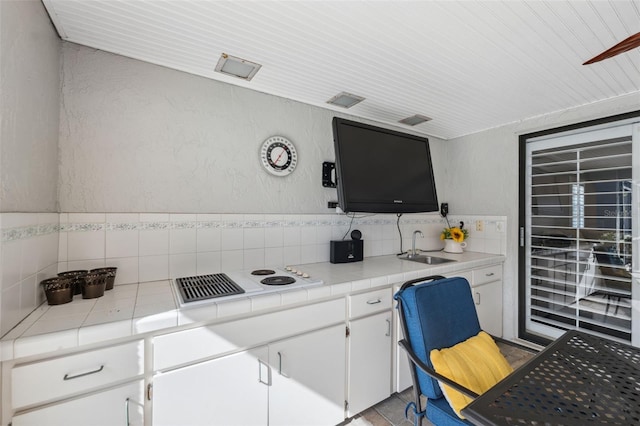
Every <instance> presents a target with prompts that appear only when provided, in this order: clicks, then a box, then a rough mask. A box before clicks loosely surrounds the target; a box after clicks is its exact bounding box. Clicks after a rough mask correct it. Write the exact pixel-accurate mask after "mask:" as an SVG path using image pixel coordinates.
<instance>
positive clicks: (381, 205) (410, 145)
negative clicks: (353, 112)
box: [333, 117, 438, 213]
mask: <svg viewBox="0 0 640 426" xmlns="http://www.w3.org/2000/svg"><path fill="white" fill-rule="evenodd" d="M333 140H334V144H335V151H336V180H337V187H338V204H339V206H340V208H341V209H342V210H343V211H344V212H367V213H417V212H433V211H438V197H437V195H436V186H435V182H434V179H433V170H432V167H431V153H430V151H429V140H428V139H427V138H424V137H420V136H414V135H410V134H405V133H400V132H396V131H393V130H388V129H383V128H380V127H375V126H370V125H368V124H363V123H358V122H355V121H349V120H345V119H343V118H338V117H334V119H333Z"/></svg>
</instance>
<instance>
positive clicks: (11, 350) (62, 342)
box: [0, 252, 504, 361]
mask: <svg viewBox="0 0 640 426" xmlns="http://www.w3.org/2000/svg"><path fill="white" fill-rule="evenodd" d="M429 254H431V253H429ZM433 255H434V256H437V257H445V258H450V259H455V260H457V262H449V263H444V264H440V265H437V266H431V265H425V264H423V263H418V262H412V261H406V260H400V259H398V258H397V257H396V256H380V257H369V258H365V259H364V261H362V262H355V263H346V264H332V263H312V264H306V265H295V266H296V268H301V269H304V270H305V271H306V272H308V273H310V274H311V275H312V276H314V277H316V278H320V279H322V280H323V281H324V284H323V285H321V286H318V287H311V288H306V289H305V288H301V289H294V290H289V291H287V290H284V291H282V292H278V293H267V294H263V295H252V296H250V297H249V296H247V297H246V298H240V299H235V300H230V301H224V300H220V301H218V302H216V301H212V302H211V303H209V304H205V305H199V306H197V307H193V308H189V307H187V308H182V309H180V308H179V304H178V302H177V295H176V294H175V289H174V287H173V285H172V284H171V282H170V281H168V280H164V281H153V282H144V283H139V284H128V285H117V286H115V287H114V289H113V290H109V291H107V292H105V295H104V296H103V297H100V298H97V299H82V296H81V295H76V296H75V297H74V300H73V301H72V302H71V303H67V304H64V305H56V306H49V305H47V304H46V303H45V304H43V305H41V306H40V307H38V308H37V309H36V310H35V311H34V312H32V313H31V314H30V315H29V316H28V317H27V318H25V319H24V320H23V321H22V322H21V323H20V324H18V325H17V326H16V327H15V328H14V329H13V330H11V331H10V332H9V333H7V335H6V336H4V337H3V339H2V340H1V341H0V345H1V346H0V355H1V360H2V361H7V360H11V359H15V358H22V357H27V356H32V355H39V354H44V353H48V352H53V351H57V350H63V349H71V348H75V347H78V346H82V345H90V344H94V343H100V342H105V341H108V340H112V339H122V338H126V337H128V336H138V335H142V334H147V333H154V332H155V333H164V332H167V331H170V330H171V329H173V328H177V327H189V326H190V325H197V324H202V323H210V322H216V321H221V320H223V319H227V318H230V317H237V316H247V315H251V314H252V313H253V312H265V311H267V310H273V309H278V308H280V307H287V306H292V305H295V304H301V303H305V302H307V301H316V300H320V299H326V298H331V297H333V296H339V295H344V294H348V293H352V292H357V291H362V290H366V289H369V288H375V287H381V286H389V285H392V284H395V283H400V282H403V281H407V280H410V279H415V278H419V277H420V276H426V275H433V274H449V273H451V272H454V271H464V270H469V269H473V268H477V267H481V266H484V265H491V264H496V263H501V262H503V261H504V256H502V255H495V254H485V253H476V252H465V253H461V254H448V253H444V252H439V253H433ZM223 272H228V271H223ZM214 300H215V299H214Z"/></svg>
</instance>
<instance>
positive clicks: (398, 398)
mask: <svg viewBox="0 0 640 426" xmlns="http://www.w3.org/2000/svg"><path fill="white" fill-rule="evenodd" d="M498 346H499V347H500V350H501V351H502V353H503V355H504V356H505V358H506V359H507V361H509V364H511V366H512V367H513V368H514V369H515V368H518V367H519V366H521V365H522V364H524V363H525V362H526V361H527V360H529V359H530V358H531V357H532V356H533V355H535V352H531V351H528V350H524V349H520V348H519V347H516V346H509V345H505V344H503V343H498ZM412 400H413V389H412V388H409V389H407V390H405V391H403V392H399V393H394V394H393V395H391V396H390V397H389V398H387V399H385V400H384V401H382V402H380V403H379V404H377V405H375V406H373V407H371V408H369V409H367V410H365V411H363V412H362V413H360V414H359V415H358V416H356V417H355V419H352V420H353V424H354V425H357V424H362V425H366V424H367V422H368V423H370V424H371V425H372V426H413V416H410V419H409V420H407V419H405V417H404V410H405V407H406V405H407V403H408V402H410V401H412ZM423 404H424V401H423ZM423 406H424V405H423ZM357 419H360V420H361V421H360V422H358V421H356V420H357ZM362 420H364V421H362ZM345 423H347V424H348V423H349V421H347V422H345ZM432 425H433V424H432V423H431V422H429V421H428V420H427V419H424V420H423V422H422V426H432Z"/></svg>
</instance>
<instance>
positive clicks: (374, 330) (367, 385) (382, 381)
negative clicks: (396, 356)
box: [347, 312, 391, 417]
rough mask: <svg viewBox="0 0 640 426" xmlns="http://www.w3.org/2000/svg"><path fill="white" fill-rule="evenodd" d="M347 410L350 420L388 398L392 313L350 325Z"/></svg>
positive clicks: (358, 320)
mask: <svg viewBox="0 0 640 426" xmlns="http://www.w3.org/2000/svg"><path fill="white" fill-rule="evenodd" d="M349 329H350V330H351V332H350V333H349V383H348V388H349V398H348V401H349V408H348V412H347V415H348V416H349V417H352V416H354V415H356V414H358V413H360V412H361V411H364V410H366V409H367V408H369V407H371V406H372V405H375V404H376V403H378V402H380V401H382V400H383V399H385V398H387V397H389V395H391V312H382V313H380V314H377V315H373V316H370V317H366V318H361V319H357V320H353V321H351V322H350V324H349Z"/></svg>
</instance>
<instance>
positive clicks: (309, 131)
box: [60, 43, 443, 214]
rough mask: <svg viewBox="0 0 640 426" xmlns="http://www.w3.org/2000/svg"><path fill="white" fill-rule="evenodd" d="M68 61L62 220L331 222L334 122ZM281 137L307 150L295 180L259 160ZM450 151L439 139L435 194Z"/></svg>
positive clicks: (255, 96) (106, 63)
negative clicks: (222, 217) (230, 216)
mask: <svg viewBox="0 0 640 426" xmlns="http://www.w3.org/2000/svg"><path fill="white" fill-rule="evenodd" d="M62 52H63V56H62V57H63V69H64V72H63V86H62V111H61V126H60V129H61V130H60V159H61V164H60V170H61V174H60V207H61V211H65V212H163V213H179V212H182V213H245V214H246V213H286V214H291V213H332V212H331V211H330V210H329V209H327V202H328V201H330V200H336V199H337V195H336V190H335V189H327V188H324V187H322V184H321V175H322V162H323V161H333V160H334V149H333V135H332V129H331V119H332V117H333V116H334V115H336V114H335V113H334V112H332V111H329V110H325V109H322V108H318V107H314V106H309V105H306V104H302V103H299V102H295V101H291V100H287V99H283V98H279V97H275V96H272V95H266V94H263V93H259V92H255V91H251V90H248V89H245V88H241V87H236V86H232V85H229V84H225V83H221V82H217V81H213V80H208V79H205V78H202V77H197V76H193V75H190V74H186V73H183V72H179V71H175V70H170V69H167V68H163V67H160V66H156V65H152V64H148V63H145V62H141V61H137V60H133V59H128V58H125V57H122V56H118V55H113V54H109V53H105V52H101V51H97V50H93V49H89V48H86V47H83V46H78V45H75V44H71V43H64V44H63V49H62ZM405 130H406V129H405ZM273 135H281V136H284V137H286V138H288V139H290V140H291V141H292V142H293V143H294V144H295V145H296V147H297V150H298V155H299V164H298V168H297V169H296V170H295V171H294V173H292V174H291V175H289V176H288V177H286V178H279V177H274V176H272V175H270V174H268V173H266V171H265V170H263V168H262V166H261V163H260V161H259V157H258V152H259V148H260V146H261V145H262V142H263V141H264V140H265V139H267V138H268V137H270V136H273ZM441 144H442V142H441V141H437V140H435V139H432V140H431V145H432V146H433V148H432V149H433V157H434V159H435V163H436V165H435V174H436V176H435V178H436V184H437V185H439V181H441V180H443V176H442V175H441V174H440V173H439V169H440V167H441V166H440V162H439V161H438V159H439V158H440V156H441V149H440V148H441V147H440V146H438V145H441Z"/></svg>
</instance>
